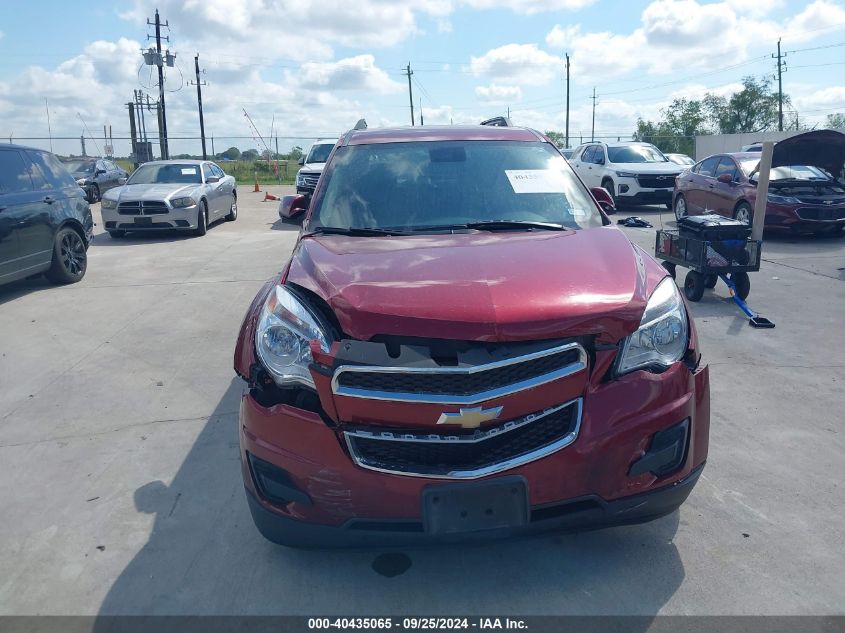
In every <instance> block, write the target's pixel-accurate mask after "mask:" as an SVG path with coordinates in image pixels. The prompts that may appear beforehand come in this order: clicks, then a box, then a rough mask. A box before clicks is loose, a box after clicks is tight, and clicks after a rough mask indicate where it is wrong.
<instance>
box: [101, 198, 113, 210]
mask: <svg viewBox="0 0 845 633" xmlns="http://www.w3.org/2000/svg"><path fill="white" fill-rule="evenodd" d="M100 208H101V209H116V208H117V201H116V200H109V199H108V198H103V199H102V200H100Z"/></svg>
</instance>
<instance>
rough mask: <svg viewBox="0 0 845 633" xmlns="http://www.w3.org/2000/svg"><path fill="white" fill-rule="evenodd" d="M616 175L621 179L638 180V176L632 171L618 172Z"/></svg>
mask: <svg viewBox="0 0 845 633" xmlns="http://www.w3.org/2000/svg"><path fill="white" fill-rule="evenodd" d="M616 175H617V176H619V177H620V178H636V177H637V174H635V173H634V172H631V171H617V172H616Z"/></svg>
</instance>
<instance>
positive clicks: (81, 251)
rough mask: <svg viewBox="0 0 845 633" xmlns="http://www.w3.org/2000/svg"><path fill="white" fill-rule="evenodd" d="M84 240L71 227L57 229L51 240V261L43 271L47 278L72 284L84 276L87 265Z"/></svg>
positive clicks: (57, 282) (55, 281) (60, 282)
mask: <svg viewBox="0 0 845 633" xmlns="http://www.w3.org/2000/svg"><path fill="white" fill-rule="evenodd" d="M85 250H86V249H85V241H84V240H83V239H82V236H81V235H80V234H79V233H77V232H76V231H74V230H73V229H72V228H70V227H68V226H66V227H64V228H62V229H59V231H58V233H56V237H55V239H54V240H53V261H52V262H51V263H50V268H49V270H47V272H46V273H45V275H46V277H47V279H49V280H50V281H52V282H53V283H55V284H73V283H76V282H77V281H79V280H80V279H82V278H83V277H84V276H85V269H86V268H87V267H88V254H87V253H86V252H85Z"/></svg>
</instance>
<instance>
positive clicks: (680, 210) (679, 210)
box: [674, 195, 687, 220]
mask: <svg viewBox="0 0 845 633" xmlns="http://www.w3.org/2000/svg"><path fill="white" fill-rule="evenodd" d="M674 210H675V219H676V220H680V219H681V218H685V217H687V201H686V199H685V198H684V197H683V196H681V195H679V196H678V197H677V198H675V207H674Z"/></svg>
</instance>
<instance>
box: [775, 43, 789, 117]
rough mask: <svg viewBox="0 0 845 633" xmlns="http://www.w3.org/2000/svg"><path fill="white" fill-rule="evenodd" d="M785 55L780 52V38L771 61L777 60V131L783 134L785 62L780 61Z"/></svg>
mask: <svg viewBox="0 0 845 633" xmlns="http://www.w3.org/2000/svg"><path fill="white" fill-rule="evenodd" d="M784 57H786V53H783V54H781V52H780V38H778V54H777V55H772V59H777V60H778V130H780V131H781V132H783V73H784V72H786V62H785V61H782V59H783V58H784Z"/></svg>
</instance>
